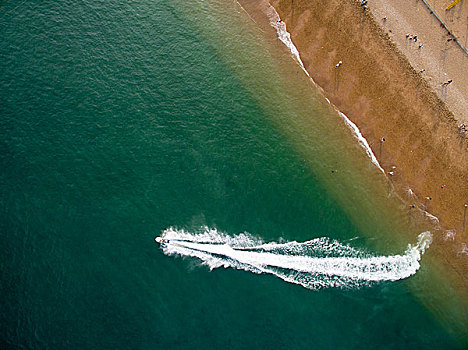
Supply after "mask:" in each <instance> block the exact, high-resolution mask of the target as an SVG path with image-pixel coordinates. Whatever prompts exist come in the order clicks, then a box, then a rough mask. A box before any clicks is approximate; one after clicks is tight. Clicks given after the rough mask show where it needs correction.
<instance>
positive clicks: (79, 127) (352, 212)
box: [0, 0, 461, 349]
mask: <svg viewBox="0 0 468 350" xmlns="http://www.w3.org/2000/svg"><path fill="white" fill-rule="evenodd" d="M269 35H270V34H269V33H265V30H264V31H262V30H261V29H260V28H259V27H258V25H256V24H255V23H253V22H252V21H251V20H250V19H249V18H248V17H247V15H246V14H245V13H244V12H243V11H242V10H241V9H240V8H239V7H238V6H237V5H236V3H235V2H231V1H226V0H208V1H201V0H190V1H179V0H171V1H160V0H157V1H153V2H150V1H141V0H137V1H132V2H117V1H106V2H104V1H82V2H71V1H62V2H55V1H41V2H39V1H24V2H21V1H10V0H7V1H5V0H3V1H0V39H1V41H0V123H1V125H0V136H1V137H0V147H1V148H0V159H1V166H0V169H1V170H0V171H1V172H0V175H1V183H0V190H1V197H0V198H1V214H0V215H1V216H0V218H1V221H0V225H1V226H0V229H1V245H2V246H1V248H2V252H3V254H2V256H1V258H0V268H1V276H2V277H1V284H0V291H1V302H0V307H1V309H0V310H1V313H0V315H1V319H0V325H1V326H0V341H1V343H0V347H1V348H24V349H108V348H109V349H110V348H113V349H116V348H118V349H220V348H226V349H236V348H238V349H376V348H379V349H436V348H438V349H454V348H458V347H460V346H461V345H460V344H459V343H457V341H456V340H455V337H454V336H453V335H452V333H450V332H449V331H447V329H446V328H445V327H443V326H442V325H441V322H439V321H438V319H436V318H435V317H434V316H433V314H434V313H431V312H430V311H428V310H427V309H426V308H425V307H424V306H423V305H422V304H421V300H424V295H423V294H421V293H423V292H422V291H421V290H419V289H418V288H415V286H414V285H415V282H414V279H415V278H417V280H416V281H419V282H421V283H424V280H425V279H429V278H431V277H430V276H431V274H430V271H427V268H425V266H424V259H423V262H422V264H423V267H422V269H421V270H420V271H419V272H418V274H417V275H416V276H414V277H411V278H410V279H409V280H405V281H398V282H382V283H379V284H376V285H374V286H371V287H365V288H361V289H351V290H341V289H323V290H320V291H311V290H307V289H305V288H302V287H300V286H298V285H294V284H289V283H286V282H284V281H282V280H280V279H277V278H275V277H273V276H271V275H263V274H262V275H257V274H252V273H249V272H246V271H238V270H233V269H216V270H213V271H210V270H209V269H208V268H206V267H200V266H199V264H198V263H197V260H196V259H180V258H173V257H168V256H165V255H164V254H163V253H162V252H161V250H160V249H159V247H158V246H157V245H156V244H155V243H154V241H153V239H154V237H155V236H157V235H159V234H160V232H161V231H162V230H164V229H166V228H168V227H170V226H174V227H178V228H184V229H186V230H188V231H195V230H197V229H199V228H200V226H203V225H207V226H209V227H213V228H217V229H218V230H220V231H222V232H225V233H227V234H231V235H234V234H236V233H239V232H244V231H248V232H250V233H251V234H253V235H255V236H257V237H261V238H262V239H264V240H265V241H270V240H279V239H284V240H298V241H304V240H308V239H311V238H314V237H321V236H327V237H330V238H334V239H337V240H339V241H341V242H349V243H350V244H351V245H353V246H354V247H356V248H358V249H364V250H369V251H372V252H379V253H385V254H399V253H402V252H403V251H404V250H405V248H406V245H407V243H414V240H415V239H416V236H417V234H418V233H419V231H417V230H416V228H411V227H410V226H409V225H407V213H405V212H404V211H403V210H402V209H401V205H400V204H399V202H398V201H397V200H396V199H395V198H393V197H391V196H390V197H389V196H388V184H387V182H386V180H385V179H384V177H383V176H382V174H381V173H379V171H378V170H377V169H376V168H375V167H374V166H373V165H372V164H371V163H370V161H369V159H368V158H367V157H366V155H365V153H364V152H363V150H362V149H361V148H360V147H359V145H358V144H357V142H356V140H355V139H354V138H353V137H352V135H351V133H350V132H349V130H348V129H347V128H346V127H345V126H344V125H343V123H342V121H341V119H340V117H339V116H338V115H337V114H336V113H335V112H334V111H333V110H332V109H331V108H329V107H328V106H326V104H325V103H323V99H322V98H321V97H320V96H319V94H318V93H317V92H316V91H315V90H314V88H313V87H311V84H310V83H309V82H308V81H307V79H306V78H305V77H304V75H303V74H302V72H301V71H300V68H299V67H298V66H297V65H296V64H295V63H294V62H293V61H292V59H291V58H290V57H289V55H288V53H287V51H286V50H285V49H284V47H283V45H282V44H281V43H279V42H278V41H272V38H271V36H269ZM331 170H333V171H334V172H333V173H332V172H331ZM411 230H414V232H413V231H411ZM403 231H405V234H404V235H403V234H400V233H401V232H403ZM408 232H409V233H408ZM356 237H357V238H356ZM407 237H414V240H413V241H411V242H408V238H407ZM354 238H356V239H354ZM351 239H353V240H351ZM412 279H413V280H412ZM411 281H413V282H411ZM419 282H418V283H419ZM411 283H412V284H411ZM437 313H443V310H437V311H436V312H435V314H437Z"/></svg>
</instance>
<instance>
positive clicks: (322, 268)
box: [162, 228, 432, 289]
mask: <svg viewBox="0 0 468 350" xmlns="http://www.w3.org/2000/svg"><path fill="white" fill-rule="evenodd" d="M162 237H164V238H165V239H167V240H169V242H168V243H167V244H165V246H164V247H162V249H163V252H164V254H166V255H177V256H182V257H195V258H198V259H199V260H200V262H201V264H203V265H207V266H208V267H209V268H210V269H211V270H212V269H215V268H219V267H224V268H228V267H230V268H235V269H242V270H246V271H250V272H254V273H259V274H261V273H269V274H273V275H275V276H277V277H279V278H281V279H283V280H284V281H287V282H290V283H295V284H300V285H302V286H304V287H306V288H309V289H320V288H324V287H340V288H353V287H359V286H364V285H370V284H372V283H375V282H378V281H396V280H400V279H404V278H408V277H410V276H411V275H413V274H415V273H416V271H417V270H418V269H419V267H420V264H419V261H420V260H421V255H422V254H424V251H425V249H426V248H428V247H429V245H430V243H431V242H432V235H431V234H430V233H429V232H424V233H422V234H420V235H419V237H418V243H417V244H416V245H415V246H411V245H408V249H407V250H406V252H405V253H404V254H403V255H393V256H373V255H371V254H368V253H366V252H362V251H359V250H357V249H355V248H352V247H350V246H348V245H344V244H341V243H339V242H338V241H335V240H331V239H329V238H316V239H313V240H310V241H306V242H296V241H293V242H284V243H276V242H270V243H264V242H262V240H260V239H258V238H255V237H253V236H252V235H250V234H248V233H242V234H239V235H235V236H229V235H226V234H224V233H221V232H218V231H217V230H215V229H208V228H204V229H203V230H202V231H201V232H199V233H195V234H192V233H189V232H186V231H184V230H177V229H174V228H169V229H167V230H165V231H164V232H163V233H162Z"/></svg>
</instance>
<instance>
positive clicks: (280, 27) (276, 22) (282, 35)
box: [268, 6, 385, 174]
mask: <svg viewBox="0 0 468 350" xmlns="http://www.w3.org/2000/svg"><path fill="white" fill-rule="evenodd" d="M269 9H270V13H269V14H268V15H269V18H270V24H271V26H272V27H273V28H275V29H276V33H277V35H278V38H279V39H280V40H281V41H282V42H283V43H284V45H286V47H287V48H288V49H289V50H290V51H291V55H292V56H293V57H294V59H295V60H296V61H297V63H298V64H299V66H300V67H301V68H302V70H303V71H304V72H305V74H307V76H308V77H309V78H310V79H311V80H312V82H313V83H314V84H315V85H316V86H318V85H317V84H316V83H315V82H314V81H313V79H312V78H311V76H310V74H309V72H308V71H307V69H306V68H305V67H304V63H303V62H302V60H301V56H300V54H299V51H298V50H297V48H296V46H295V45H294V43H293V42H292V40H291V34H290V33H289V32H288V31H287V30H286V23H284V22H283V21H282V20H281V18H280V16H279V14H278V12H276V10H275V8H274V7H273V6H270V8H269ZM325 99H326V101H327V102H328V103H329V104H331V103H330V100H329V99H328V98H326V97H325ZM333 107H334V108H335V110H336V111H337V112H338V113H339V115H340V116H341V117H342V118H343V120H344V122H345V124H346V126H348V128H349V129H350V130H351V131H352V133H353V135H354V136H355V137H356V138H357V139H358V141H359V144H360V145H361V146H362V148H364V150H365V151H366V153H367V155H368V156H369V158H370V159H371V161H372V163H374V164H375V166H376V167H377V168H378V169H379V170H380V171H381V172H382V173H384V174H385V171H384V170H383V169H382V167H381V166H380V164H379V161H378V160H377V158H376V157H375V155H374V153H373V152H372V149H371V148H370V146H369V143H368V142H367V140H366V139H365V137H364V136H362V134H361V131H360V130H359V128H358V127H357V126H356V124H354V123H353V122H352V121H351V120H350V119H349V118H348V117H347V116H346V115H345V114H344V113H342V112H340V111H339V110H338V109H337V108H336V106H334V105H333Z"/></svg>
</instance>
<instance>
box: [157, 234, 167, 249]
mask: <svg viewBox="0 0 468 350" xmlns="http://www.w3.org/2000/svg"><path fill="white" fill-rule="evenodd" d="M154 240H155V241H156V243H159V244H160V245H161V247H163V248H164V247H165V246H166V244H167V243H169V240H168V239H165V238H162V237H159V236H158V237H156V238H155V239H154Z"/></svg>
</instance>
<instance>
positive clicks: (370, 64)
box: [271, 0, 468, 296]
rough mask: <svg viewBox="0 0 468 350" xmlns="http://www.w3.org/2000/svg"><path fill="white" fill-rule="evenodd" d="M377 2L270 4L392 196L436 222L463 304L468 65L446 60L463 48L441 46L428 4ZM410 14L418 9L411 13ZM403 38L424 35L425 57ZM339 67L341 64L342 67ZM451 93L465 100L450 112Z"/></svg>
mask: <svg viewBox="0 0 468 350" xmlns="http://www.w3.org/2000/svg"><path fill="white" fill-rule="evenodd" d="M379 1H380V0H370V2H369V3H368V6H370V7H372V6H375V8H374V9H372V10H369V9H367V10H365V9H364V8H363V7H362V6H361V2H360V1H355V0H344V1H342V0H330V1H326V2H325V1H313V2H312V1H305V0H272V1H271V4H272V5H273V6H274V7H275V9H276V10H277V12H278V13H279V15H280V17H281V18H282V20H283V21H284V22H285V23H286V25H287V29H288V31H289V32H290V33H291V36H292V40H293V42H294V44H295V45H296V47H297V49H298V50H299V52H300V55H301V59H302V61H303V63H304V66H305V68H306V69H307V71H308V72H309V73H310V75H311V77H312V79H313V80H314V81H315V82H316V83H317V84H318V85H319V86H320V87H321V88H322V89H323V90H324V93H325V95H326V96H327V97H328V98H329V99H330V100H331V102H332V103H333V104H334V105H335V106H337V108H338V109H339V110H341V111H342V112H343V113H345V114H346V115H347V116H348V117H349V118H350V119H351V120H352V121H353V122H355V123H356V124H357V125H358V127H359V128H360V130H361V132H362V133H363V135H364V136H365V137H366V139H367V140H368V141H369V144H370V146H371V147H372V149H373V152H374V153H375V155H376V156H377V158H378V160H379V162H380V164H381V165H382V167H383V168H384V169H385V171H386V173H387V175H388V177H389V179H390V181H391V183H392V184H393V186H394V189H395V190H396V191H397V193H398V194H399V195H400V197H401V198H402V199H403V200H405V201H407V205H408V211H409V212H410V211H414V212H417V213H419V214H418V215H422V216H424V215H427V217H432V215H434V216H435V217H433V219H434V220H433V221H434V226H435V228H434V233H435V237H434V238H435V243H436V244H434V246H433V248H432V253H431V254H434V256H435V257H436V258H437V259H438V260H439V261H441V262H442V263H443V264H444V267H443V268H444V270H447V274H448V275H451V276H452V282H453V284H454V286H455V287H456V288H458V289H459V290H460V291H461V292H462V293H461V294H462V295H463V294H465V296H466V295H468V293H466V291H468V274H467V272H468V250H467V243H468V232H467V227H466V226H468V224H467V223H466V221H468V220H466V219H465V222H464V218H465V217H464V216H466V215H467V214H466V209H465V206H464V205H465V204H466V203H468V138H467V136H466V134H462V133H460V132H459V129H458V125H459V123H460V121H461V120H464V119H463V118H466V114H463V113H459V112H460V111H462V112H463V111H464V107H463V106H464V105H463V104H464V103H466V98H467V94H466V91H467V90H466V83H467V82H468V79H467V78H466V77H465V75H466V74H467V72H468V69H467V67H468V60H467V59H466V57H462V58H463V59H458V58H457V59H454V60H452V59H451V58H450V57H451V55H452V53H453V52H456V51H457V50H458V49H456V48H451V47H450V46H452V45H453V42H447V41H446V37H445V36H444V37H443V39H444V40H445V42H441V38H442V37H441V33H440V29H441V28H440V26H437V25H436V26H435V25H434V24H433V23H432V22H431V21H432V20H431V19H430V18H429V22H427V20H426V19H421V17H420V15H421V14H426V15H430V13H429V12H430V11H426V10H427V8H423V5H424V4H423V3H422V2H421V4H415V1H412V2H410V3H407V2H403V1H401V2H400V0H392V1H390V2H388V4H387V2H384V1H382V2H379ZM413 7H415V8H416V9H419V11H413V12H411V11H409V10H410V9H412V8H413ZM426 12H427V13H426ZM383 13H388V14H384V15H383ZM382 15H383V16H385V15H386V16H388V18H387V20H383V18H380V17H379V16H382ZM381 19H382V20H383V21H381ZM393 21H395V22H393ZM384 22H385V23H384ZM426 22H427V23H426ZM421 23H426V24H425V25H423V26H421ZM391 24H392V26H393V27H392V28H390V25H391ZM406 25H407V26H408V28H406V27H405V26H406ZM423 28H424V30H423ZM390 30H392V33H390ZM407 32H414V33H412V34H416V33H418V34H416V35H418V37H419V35H421V41H422V43H424V46H423V47H422V48H421V49H420V50H418V48H417V47H416V48H415V47H413V45H412V46H410V44H409V43H407V42H406V40H407V39H406V37H405V33H407ZM421 33H424V34H421ZM395 37H398V39H395V40H394V38H395ZM413 42H414V41H413ZM414 43H416V42H414ZM446 43H447V44H448V47H449V49H447V50H446V49H445V46H444V45H446ZM406 45H407V46H408V47H406ZM426 45H427V46H428V47H429V50H434V51H433V52H434V54H433V55H432V56H433V57H432V61H431V57H429V58H428V61H427V62H426V61H424V60H422V56H423V52H426V51H422V49H423V48H424V49H425V48H426ZM418 51H420V52H419V53H418ZM439 51H440V52H439ZM458 51H460V52H461V50H458ZM441 52H442V53H441ZM405 53H407V55H405ZM412 55H414V58H418V59H420V60H421V61H417V60H415V59H413V58H412V57H411V56H412ZM441 55H442V56H441ZM427 56H431V55H427ZM441 60H442V61H441ZM339 61H342V64H341V65H339V67H336V65H337V64H338V62H339ZM418 62H421V63H418ZM419 64H421V67H422V66H426V67H428V68H426V70H427V71H429V77H426V76H424V74H423V73H425V72H423V73H420V72H419V70H420V69H422V68H420V66H419ZM440 72H446V73H450V75H448V77H447V79H453V80H454V82H453V83H452V84H449V85H447V86H445V87H444V88H443V89H442V87H441V85H440V83H442V82H443V81H439V80H440V79H441V77H444V76H445V75H443V74H441V73H440ZM451 76H452V77H453V78H450V77H451ZM455 81H457V83H456V84H455ZM438 88H440V89H439V90H438ZM455 88H457V89H458V90H459V91H460V96H462V97H463V98H462V99H459V100H458V101H455V104H453V103H452V102H450V98H449V97H448V96H449V95H450V94H452V93H453V92H454V91H455ZM444 100H445V102H444ZM457 103H458V105H459V106H460V105H461V106H462V107H461V108H460V109H459V110H458V112H456V113H452V111H451V110H450V109H449V108H452V109H454V110H457V108H456V104H457ZM448 105H450V106H451V107H448ZM465 113H466V112H465ZM412 205H415V207H416V208H412ZM418 208H419V211H418ZM464 224H465V225H464ZM464 226H465V227H464Z"/></svg>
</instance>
